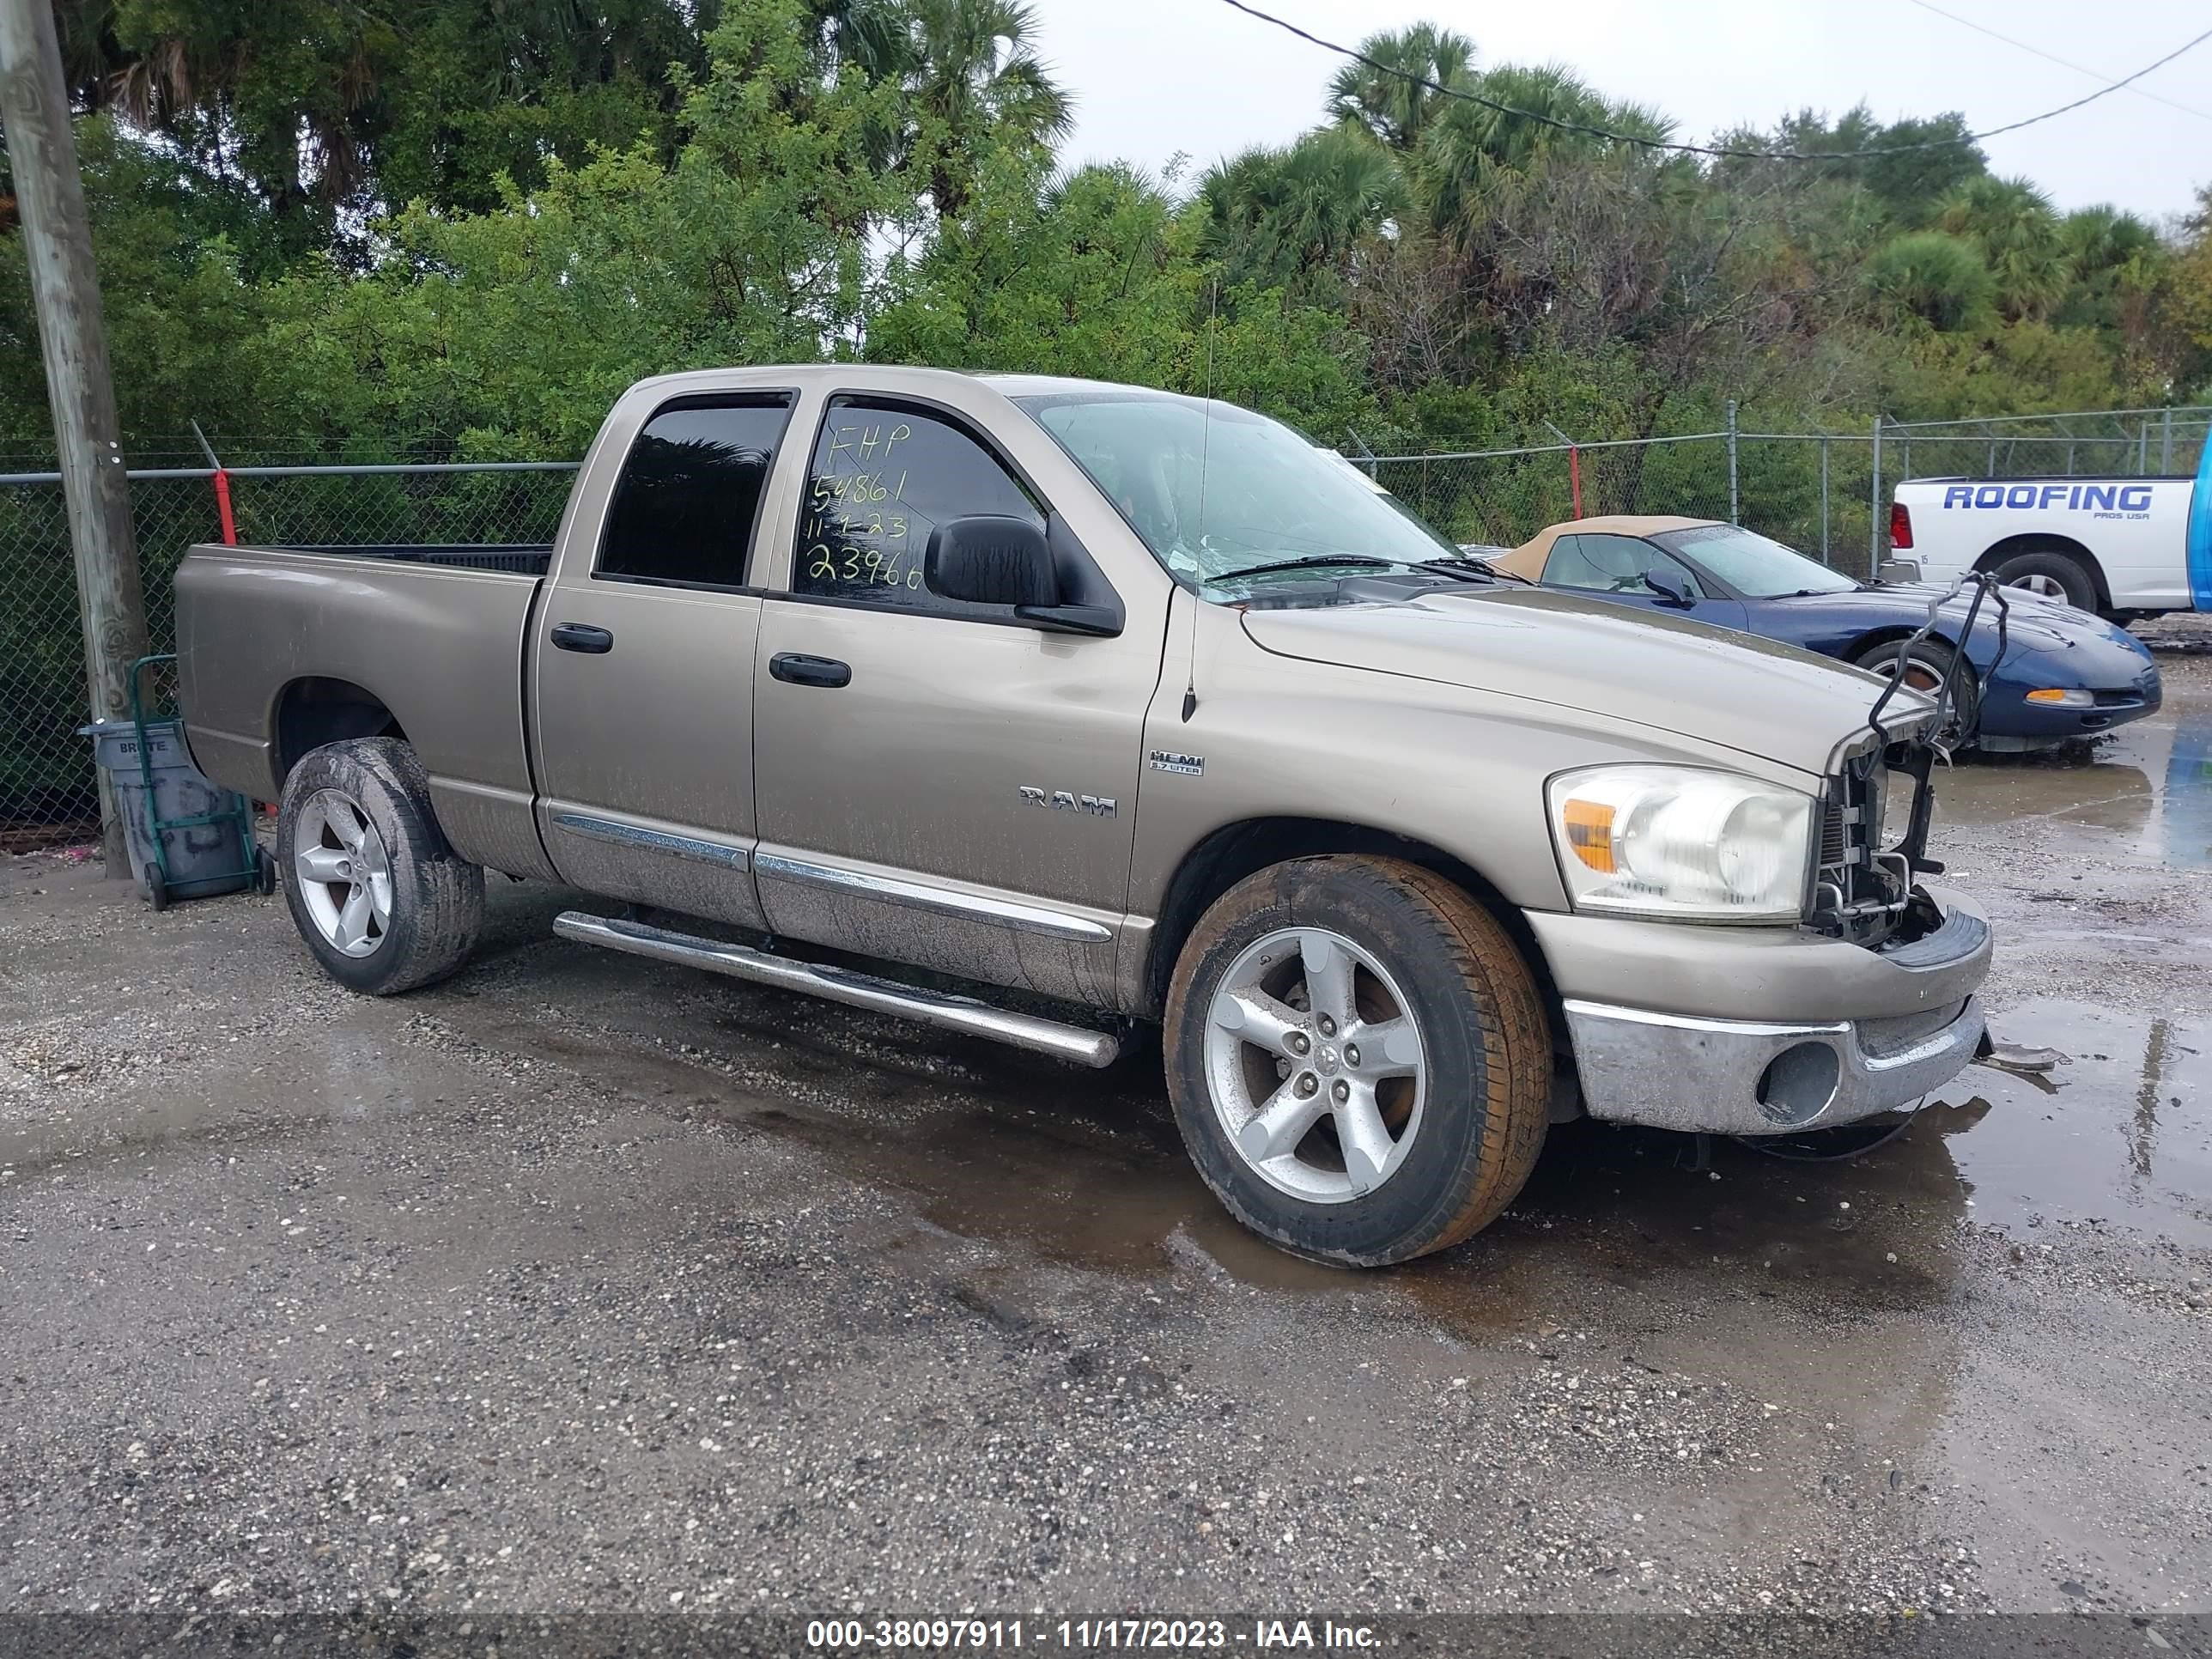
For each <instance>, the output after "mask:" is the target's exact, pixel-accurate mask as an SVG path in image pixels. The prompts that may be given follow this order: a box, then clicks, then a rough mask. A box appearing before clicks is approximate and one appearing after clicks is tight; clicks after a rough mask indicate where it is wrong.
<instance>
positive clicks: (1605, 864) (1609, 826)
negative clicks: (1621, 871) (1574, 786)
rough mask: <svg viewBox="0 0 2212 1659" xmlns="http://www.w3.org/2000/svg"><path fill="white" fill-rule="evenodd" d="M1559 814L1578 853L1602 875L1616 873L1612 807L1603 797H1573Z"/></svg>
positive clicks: (1571, 845) (1571, 843)
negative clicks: (1582, 798)
mask: <svg viewBox="0 0 2212 1659" xmlns="http://www.w3.org/2000/svg"><path fill="white" fill-rule="evenodd" d="M1560 817H1561V818H1562V820H1563V821H1564V822H1565V824H1566V827H1567V845H1568V846H1569V847H1571V848H1574V853H1575V856H1576V857H1577V858H1578V859H1580V860H1582V861H1583V863H1584V864H1586V865H1588V866H1589V867H1590V868H1591V869H1593V870H1595V871H1597V872H1599V873H1600V874H1601V875H1607V876H1609V875H1611V874H1613V808H1612V807H1610V806H1608V805H1606V803H1604V802H1603V801H1595V800H1580V799H1571V800H1569V801H1568V802H1567V803H1566V805H1565V810H1564V811H1562V812H1561V814H1560Z"/></svg>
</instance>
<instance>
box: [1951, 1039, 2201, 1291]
mask: <svg viewBox="0 0 2212 1659" xmlns="http://www.w3.org/2000/svg"><path fill="white" fill-rule="evenodd" d="M1996 1024H1997V1026H1998V1027H1999V1029H2000V1030H2002V1033H2003V1035H2004V1036H2005V1038H2006V1040H2007V1041H2008V1042H2022V1043H2030V1044H2033V1045H2035V1046H2037V1047H2040V1048H2057V1049H2058V1050H2059V1051H2060V1052H2061V1053H2062V1054H2066V1055H2067V1056H2069V1059H2068V1060H2067V1062H2066V1063H2064V1064H2063V1065H2061V1066H2059V1067H2058V1068H2057V1070H2056V1071H2054V1072H2052V1073H2050V1074H2049V1075H2048V1076H2047V1077H2040V1078H2038V1077H2020V1076H2015V1075H2014V1074H2012V1073H2006V1072H2001V1071H1997V1070H1996V1069H1995V1068H1993V1067H1990V1066H1969V1067H1967V1068H1966V1071H1965V1072H1964V1073H1961V1074H1960V1077H1959V1079H1957V1081H1956V1082H1954V1084H1952V1085H1951V1086H1950V1087H1949V1088H1948V1089H1947V1090H1946V1091H1943V1093H1942V1095H1941V1096H1939V1097H1938V1098H1939V1099H1942V1100H1946V1101H1950V1102H1954V1103H1962V1104H1963V1106H1964V1108H1965V1109H1962V1110H1960V1111H1958V1112H1931V1113H1930V1114H1929V1116H1928V1119H1927V1121H1929V1123H1930V1124H1932V1125H1933V1126H1934V1127H1936V1129H1937V1131H1938V1132H1939V1133H1943V1134H1944V1135H1945V1138H1946V1140H1947V1144H1948V1148H1949V1152H1950V1156H1951V1157H1952V1158H1953V1159H1954V1160H1955V1161H1956V1163H1957V1165H1958V1169H1959V1173H1960V1176H1961V1177H1962V1179H1963V1180H1964V1182H1965V1183H1966V1189H1967V1190H1968V1191H1969V1192H1971V1193H1972V1195H1973V1199H1974V1216H1975V1218H1976V1219H1978V1220H1979V1221H1983V1222H1987V1223H1990V1224H1992V1225H1997V1226H2001V1227H2003V1228H2005V1229H2006V1230H2008V1231H2023V1232H2024V1231H2028V1230H2031V1229H2033V1228H2036V1227H2039V1226H2044V1225H2053V1224H2057V1223H2058V1222H2061V1221H2075V1222H2080V1221H2086V1220H2090V1219H2100V1220H2103V1221H2105V1222H2106V1223H2108V1224H2112V1225H2118V1226H2122V1227H2125V1228H2128V1229H2130V1231H2136V1232H2147V1233H2153V1234H2156V1235H2159V1236H2160V1237H2166V1238H2171V1239H2172V1240H2173V1241H2174V1242H2175V1243H2179V1244H2181V1245H2183V1246H2185V1247H2187V1248H2190V1249H2207V1248H2212V1026H2208V1025H2206V1024H2203V1023H2201V1022H2197V1021H2192V1020H2185V1019H2175V1018H2169V1017H2167V1016H2166V1015H2162V1014H2148V1013H2127V1012H2119V1011H2116V1010H2111V1009H2104V1008H2097V1007H2093V1006H2088V1005H2086V1004H2082V1003H2076V1002H2067V1001H2061V1000H2042V1001H2037V1002H2031V1003H2027V1004H2025V1005H2023V1006H2021V1007H2018V1008H2015V1009H2012V1010H2010V1011H2008V1012H2005V1013H2004V1014H2002V1016H2000V1017H1999V1018H1997V1019H1996Z"/></svg>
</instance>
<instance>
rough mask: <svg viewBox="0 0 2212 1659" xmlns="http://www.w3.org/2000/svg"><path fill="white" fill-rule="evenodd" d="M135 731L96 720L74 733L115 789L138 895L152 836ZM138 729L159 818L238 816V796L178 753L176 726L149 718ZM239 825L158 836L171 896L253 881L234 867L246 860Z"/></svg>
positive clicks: (125, 723) (227, 889) (181, 744)
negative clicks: (86, 742) (150, 771)
mask: <svg viewBox="0 0 2212 1659" xmlns="http://www.w3.org/2000/svg"><path fill="white" fill-rule="evenodd" d="M141 729H142V728H140V727H139V726H135V725H133V724H132V723H131V721H129V720H95V721H94V722H93V723H92V724H91V725H90V726H79V727H78V728H77V735H78V736H80V737H88V738H91V739H92V755H93V759H94V760H95V761H96V762H98V763H99V764H100V769H102V770H103V771H105V772H106V774H107V778H108V781H109V783H110V784H112V786H113V787H114V790H115V805H116V810H117V811H119V812H120V813H122V815H123V822H124V825H125V839H126V841H127V842H128V843H129V845H130V848H131V874H132V875H133V876H135V877H136V878H137V881H138V886H139V889H140V890H141V891H144V890H146V872H148V871H149V870H150V869H152V868H153V867H154V829H153V825H152V824H151V823H150V822H149V819H148V817H147V812H146V805H147V795H146V773H145V769H143V767H142V765H141V763H140V754H139V744H140V737H139V733H140V731H141ZM143 731H144V733H145V737H144V744H145V757H144V758H145V759H146V760H147V761H149V762H150V763H152V769H153V775H154V794H153V805H154V807H155V811H158V812H159V813H160V814H161V817H165V818H197V817H208V816H210V815H211V814H214V813H217V812H235V811H242V810H244V808H245V805H246V802H245V799H244V798H243V797H242V796H240V795H239V794H238V793H236V792H235V791H233V790H229V789H224V788H221V787H218V786H216V784H213V783H210V781H208V780H207V779H206V778H204V777H203V776H201V775H200V772H199V769H198V768H197V767H195V766H194V765H193V764H192V763H191V757H190V756H189V755H187V754H186V753H185V738H184V733H183V732H182V731H181V730H180V729H179V722H178V721H176V720H148V721H147V722H146V724H145V726H144V727H143ZM241 822H251V820H250V819H237V818H234V819H230V820H228V821H227V822H224V823H200V824H194V825H192V826H191V827H190V828H189V829H164V830H163V831H161V844H162V851H163V853H164V854H166V855H167V859H168V865H169V874H168V889H169V896H170V897H171V898H204V897H206V896H209V895H210V894H214V893H234V892H237V891H238V890H240V888H242V887H244V886H246V884H248V883H250V882H251V881H252V876H251V875H250V874H248V873H246V872H243V871H241V870H240V865H242V864H244V863H246V861H247V860H246V854H245V849H244V848H241V847H240V845H239V831H238V826H239V824H240V823H241Z"/></svg>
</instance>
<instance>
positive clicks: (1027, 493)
mask: <svg viewBox="0 0 2212 1659" xmlns="http://www.w3.org/2000/svg"><path fill="white" fill-rule="evenodd" d="M980 396H981V394H979V397H980ZM1001 407H1003V406H1001ZM985 429H986V428H985V426H984V424H983V422H982V421H981V419H976V420H970V419H969V418H966V417H964V416H963V415H962V414H961V413H960V412H959V411H958V410H955V409H952V408H950V407H947V406H945V405H944V404H938V403H930V404H922V403H918V402H912V401H902V400H899V399H897V398H881V397H873V396H870V397H860V396H838V397H833V398H829V399H828V400H827V401H826V407H825V408H824V409H823V413H822V416H821V419H820V423H819V426H818V428H817V430H816V431H814V432H813V433H811V434H809V435H808V437H809V441H811V443H812V445H813V449H812V453H811V460H810V463H809V465H808V466H807V468H806V469H805V494H804V495H803V496H802V497H801V499H800V501H799V515H798V523H797V526H796V530H797V534H796V536H795V538H794V539H793V544H792V549H791V550H792V554H793V559H792V568H791V573H790V577H789V580H788V582H787V584H786V585H785V586H783V588H782V590H781V591H780V592H775V593H774V594H772V595H771V596H770V597H769V599H768V600H767V602H766V605H765V609H764V611H763V617H762V622H761V629H762V635H761V647H760V658H759V667H758V670H757V675H756V678H755V680H754V696H755V710H756V721H757V726H756V730H757V739H756V750H755V757H756V763H757V770H758V778H759V799H760V834H761V840H760V845H759V849H758V854H757V875H758V880H759V886H760V892H761V902H762V905H763V908H764V909H765V910H766V912H767V915H768V918H769V925H770V926H771V927H774V928H775V931H776V932H778V933H785V934H788V935H791V936H793V937H794V938H799V939H811V940H814V941H817V942H818V943H822V944H827V945H837V946H841V947H842V948H845V949H848V950H853V951H864V952H866V953H869V954H872V955H876V956H880V957H889V958H890V959H893V960H896V961H903V962H908V963H915V964H918V965H920V966H923V967H927V968H935V969H942V970H944V971H946V972H949V973H954V974H958V975H963V976H965V977H969V978H973V979H979V980H982V981H987V982H990V983H994V984H999V985H1008V986H1015V987H1026V988H1030V989H1034V990H1037V991H1042V992H1045V993H1047V994H1053V995H1057V996H1063V997H1070V998H1077V999H1084V1000H1091V1001H1094V1002H1100V1003H1107V1004H1110V1003H1112V1002H1113V1001H1114V1000H1115V997H1114V995H1113V994H1112V992H1113V987H1114V979H1113V975H1114V969H1115V951H1116V946H1117V943H1118V936H1119V933H1120V930H1121V920H1122V916H1123V914H1124V911H1125V909H1126V908H1127V902H1128V879H1129V856H1130V850H1131V846H1132V842H1133V831H1134V826H1135V819H1136V805H1137V784H1138V779H1139V775H1140V772H1139V766H1140V761H1141V750H1142V746H1143V732H1144V720H1145V712H1146V705H1147V704H1148V702H1150V700H1151V698H1152V693H1153V689H1154V687H1155V686H1156V685H1157V684H1158V680H1159V675H1160V641H1161V639H1162V636H1163V631H1164V625H1165V623H1164V616H1165V606H1166V602H1167V591H1166V590H1167V582H1166V579H1165V576H1164V573H1163V574H1162V576H1161V579H1160V580H1159V582H1158V584H1156V585H1154V586H1148V587H1146V588H1145V589H1143V590H1141V591H1134V592H1115V591H1114V590H1112V589H1108V590H1107V592H1108V593H1109V596H1111V597H1113V598H1115V601H1116V603H1118V604H1121V605H1123V606H1124V607H1125V622H1124V626H1123V628H1122V631H1121V633H1120V634H1118V635H1113V636H1102V635H1077V634H1065V633H1051V632H1045V631H1042V630H1040V629H1037V628H1036V627H1034V626H1030V625H1029V624H1026V623H1023V622H1021V621H1019V620H1018V619H1017V618H1016V617H1014V616H1013V614H1012V607H1011V606H988V605H977V604H969V603H966V602H963V601H959V600H954V599H946V598H945V597H943V596H941V595H939V594H936V593H933V592H931V591H930V589H929V586H928V585H927V581H926V580H925V574H924V562H925V557H926V552H927V548H928V545H929V538H930V532H932V531H933V529H935V528H936V527H937V526H939V525H942V524H944V523H945V522H947V521H948V520H953V519H957V518H964V517H968V516H970V515H975V514H997V515H1006V516H1010V517H1015V518H1020V519H1024V520H1028V521H1029V522H1030V523H1031V524H1032V525H1035V526H1037V527H1038V528H1039V529H1041V530H1044V531H1046V532H1047V533H1048V536H1050V535H1054V534H1057V535H1058V536H1059V537H1060V544H1059V545H1060V546H1064V547H1071V548H1072V544H1073V531H1072V530H1071V529H1070V528H1069V527H1068V526H1067V525H1066V521H1065V520H1062V521H1060V523H1059V524H1058V525H1057V526H1055V525H1054V504H1053V502H1052V501H1050V500H1048V497H1047V495H1046V493H1045V489H1044V487H1043V486H1042V485H1041V484H1039V483H1036V482H1035V479H1036V478H1039V477H1049V478H1052V479H1053V480H1054V482H1055V485H1056V487H1059V488H1060V489H1062V490H1063V492H1064V493H1065V494H1066V495H1070V496H1073V495H1075V494H1076V493H1077V491H1078V490H1079V489H1084V488H1085V487H1086V486H1085V485H1084V484H1083V483H1082V481H1081V479H1080V476H1079V475H1078V474H1075V473H1074V470H1073V464H1072V463H1069V462H1066V459H1065V458H1064V457H1063V456H1061V455H1060V453H1059V451H1058V450H1057V448H1056V447H1054V446H1053V445H1052V442H1051V440H1050V439H1049V438H1048V437H1047V436H1046V435H1045V434H1044V432H1043V430H1042V428H1038V429H1036V433H1035V435H1034V436H1035V440H1036V441H1035V443H1034V444H1032V445H1030V446H1029V447H1028V448H1027V450H1026V452H1025V453H1026V454H1027V456H1028V460H1027V461H1026V462H1025V463H1024V462H1018V461H1017V460H1016V459H1015V458H1014V446H1015V445H1016V444H1018V443H1020V442H1022V441H1024V439H1025V438H1027V437H1028V436H1029V435H1028V434H1026V433H1024V432H1021V431H1018V430H1017V431H1014V432H1012V433H1007V434H1003V435H1002V436H1003V437H1004V438H1005V439H1006V441H1005V442H1000V441H994V440H993V439H990V438H987V437H986V436H985V435H984V433H985ZM794 441H796V439H795V438H794ZM1092 504H1093V503H1092V502H1091V501H1089V500H1086V501H1085V506H1086V508H1088V507H1091V506H1092ZM1099 528H1100V529H1101V530H1102V531H1103V529H1105V528H1110V529H1112V530H1115V531H1119V532H1123V533H1126V531H1125V527H1123V526H1121V525H1120V523H1119V521H1118V520H1115V522H1114V524H1113V525H1112V526H1099ZM1072 556H1081V557H1083V558H1084V559H1085V561H1086V568H1092V569H1095V568H1096V567H1095V565H1094V564H1092V563H1091V562H1090V560H1089V556H1088V554H1087V553H1081V552H1080V551H1079V550H1074V552H1073V553H1072ZM1151 568H1152V567H1151V566H1150V564H1149V562H1148V563H1147V565H1146V570H1147V572H1149V571H1150V569H1151ZM1098 580H1100V581H1101V582H1102V583H1103V580H1104V578H1103V574H1100V575H1099V576H1098Z"/></svg>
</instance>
